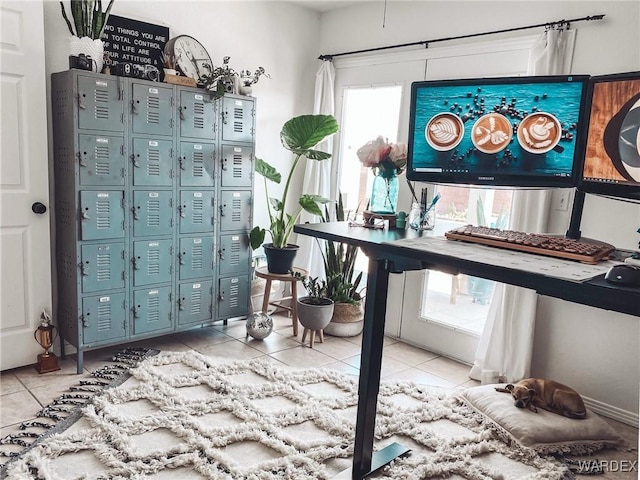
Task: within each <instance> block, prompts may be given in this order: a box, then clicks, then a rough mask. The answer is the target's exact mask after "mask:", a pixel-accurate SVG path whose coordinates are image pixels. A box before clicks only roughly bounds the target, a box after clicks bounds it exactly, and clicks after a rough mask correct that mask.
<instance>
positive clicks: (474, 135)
mask: <svg viewBox="0 0 640 480" xmlns="http://www.w3.org/2000/svg"><path fill="white" fill-rule="evenodd" d="M512 137H513V127H512V126H511V122H510V121H509V119H508V118H507V117H505V116H504V115H502V114H500V113H487V114H486V115H483V116H481V117H480V118H479V119H478V120H476V122H475V123H474V124H473V129H472V130H471V141H472V142H473V145H474V146H475V147H476V148H477V149H478V150H480V151H481V152H483V153H489V154H493V153H498V152H500V151H502V150H504V149H505V148H506V147H507V145H509V142H511V138H512Z"/></svg>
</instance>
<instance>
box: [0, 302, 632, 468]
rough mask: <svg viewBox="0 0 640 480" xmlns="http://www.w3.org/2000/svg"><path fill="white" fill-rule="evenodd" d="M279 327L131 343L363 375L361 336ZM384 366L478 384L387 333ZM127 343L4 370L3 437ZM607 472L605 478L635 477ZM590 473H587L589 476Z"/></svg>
mask: <svg viewBox="0 0 640 480" xmlns="http://www.w3.org/2000/svg"><path fill="white" fill-rule="evenodd" d="M273 319H274V331H273V332H272V333H271V335H269V336H268V337H267V338H266V339H264V340H254V339H252V338H246V328H245V324H244V321H242V320H239V321H230V322H229V323H228V325H222V324H220V325H215V326H211V327H207V328H202V329H200V328H199V329H195V330H191V331H188V332H183V333H178V334H174V335H168V336H165V337H159V338H155V339H150V340H144V341H140V342H135V343H132V344H131V345H135V346H144V347H150V348H156V349H159V350H162V351H184V350H189V349H194V350H197V351H199V352H201V353H202V354H205V355H216V356H222V357H224V358H229V359H250V358H257V357H265V358H270V359H272V360H273V361H277V362H280V363H282V364H285V365H289V366H295V367H309V368H312V367H326V368H331V369H334V370H338V371H340V372H342V373H345V374H348V375H355V376H357V375H358V371H359V366H360V344H361V340H362V339H361V336H357V337H351V338H339V337H332V336H329V335H326V336H325V342H324V343H318V342H316V343H315V344H314V348H313V349H311V348H309V347H308V342H307V343H306V344H302V343H301V337H302V329H300V332H299V334H298V336H297V337H294V336H293V333H292V327H291V319H290V318H288V317H287V316H285V315H279V314H278V315H273ZM384 345H385V346H384V355H383V365H382V372H381V375H382V378H383V379H401V380H411V381H415V382H417V383H420V384H424V385H431V386H434V387H440V388H446V389H456V388H463V387H469V386H475V385H478V382H475V381H473V380H470V379H469V378H468V372H469V367H468V366H467V365H463V364H460V363H457V362H454V361H452V360H449V359H447V358H444V357H442V356H439V355H436V354H434V353H431V352H428V351H425V350H422V349H420V348H416V347H414V346H410V345H407V344H405V343H403V342H401V341H399V340H397V339H394V338H390V337H386V338H385V344H384ZM122 348H123V346H122V345H120V346H115V347H108V348H104V349H100V350H93V351H89V352H85V362H84V372H83V374H82V375H77V374H76V362H75V358H74V357H73V356H68V357H67V358H66V359H64V360H60V366H61V370H59V371H57V372H52V373H48V374H44V375H39V374H38V373H37V372H36V371H35V369H34V368H33V366H28V367H22V368H17V369H14V370H9V371H4V372H2V373H1V375H0V438H2V437H4V436H5V435H8V434H10V433H12V432H14V431H16V430H17V429H18V427H19V425H20V423H21V422H24V421H27V420H33V419H35V418H36V417H35V415H36V413H37V412H38V411H39V410H40V409H41V408H43V407H44V406H46V405H48V404H49V403H51V402H52V401H53V400H54V399H55V398H56V397H58V396H59V395H60V394H61V393H63V392H65V391H66V390H67V389H68V387H70V386H72V385H77V384H78V382H79V381H80V379H82V378H83V377H89V374H90V372H91V371H93V370H96V369H98V368H100V367H102V366H104V365H105V364H108V363H109V361H110V358H111V355H113V353H114V352H116V351H119V350H121V349H122ZM615 425H616V428H617V429H618V430H619V431H620V432H621V433H624V436H625V437H627V438H628V439H629V440H630V441H631V442H632V443H633V444H634V445H635V447H636V450H635V452H634V453H627V454H626V456H624V455H623V457H621V458H625V459H628V458H631V457H633V458H634V459H635V460H637V437H638V430H637V429H634V428H631V427H628V426H626V425H622V424H618V423H617V422H616V423H615ZM616 475H617V476H611V477H609V476H608V475H605V476H601V477H600V478H607V479H608V478H617V479H621V478H636V474H634V475H633V476H632V477H622V476H620V474H616ZM585 478H586V477H585Z"/></svg>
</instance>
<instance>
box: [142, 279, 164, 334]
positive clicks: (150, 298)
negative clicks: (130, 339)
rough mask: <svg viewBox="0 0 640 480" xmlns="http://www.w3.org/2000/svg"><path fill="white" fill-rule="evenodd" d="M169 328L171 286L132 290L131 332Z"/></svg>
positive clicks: (146, 331)
mask: <svg viewBox="0 0 640 480" xmlns="http://www.w3.org/2000/svg"><path fill="white" fill-rule="evenodd" d="M168 328H171V287H160V288H153V289H151V290H136V291H134V292H133V333H134V335H139V334H141V333H148V332H154V331H156V330H163V329H168Z"/></svg>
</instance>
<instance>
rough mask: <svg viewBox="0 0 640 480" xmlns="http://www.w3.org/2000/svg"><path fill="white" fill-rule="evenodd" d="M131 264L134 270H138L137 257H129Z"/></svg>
mask: <svg viewBox="0 0 640 480" xmlns="http://www.w3.org/2000/svg"><path fill="white" fill-rule="evenodd" d="M131 265H132V267H133V269H134V270H140V265H139V264H138V259H137V258H135V257H133V258H132V259H131Z"/></svg>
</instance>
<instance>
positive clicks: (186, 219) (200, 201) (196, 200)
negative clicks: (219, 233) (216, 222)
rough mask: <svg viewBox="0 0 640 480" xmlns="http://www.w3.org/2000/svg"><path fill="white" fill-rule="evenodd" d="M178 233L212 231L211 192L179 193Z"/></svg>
mask: <svg viewBox="0 0 640 480" xmlns="http://www.w3.org/2000/svg"><path fill="white" fill-rule="evenodd" d="M178 212H179V215H180V233H203V232H212V231H213V192H208V191H198V192H194V191H182V192H180V206H179V208H178Z"/></svg>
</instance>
